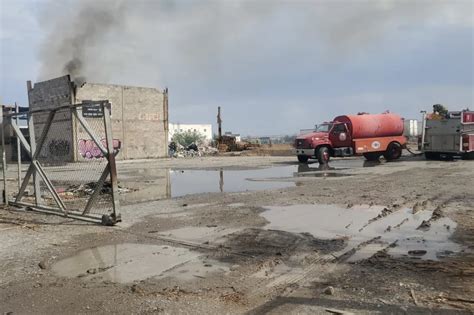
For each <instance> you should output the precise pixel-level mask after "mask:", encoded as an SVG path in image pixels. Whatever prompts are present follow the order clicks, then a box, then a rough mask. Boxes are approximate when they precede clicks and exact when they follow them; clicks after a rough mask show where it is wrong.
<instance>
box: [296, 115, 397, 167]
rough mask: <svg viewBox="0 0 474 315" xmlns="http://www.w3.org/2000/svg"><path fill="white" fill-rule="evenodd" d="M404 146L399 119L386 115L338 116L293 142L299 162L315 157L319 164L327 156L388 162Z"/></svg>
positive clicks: (395, 157)
mask: <svg viewBox="0 0 474 315" xmlns="http://www.w3.org/2000/svg"><path fill="white" fill-rule="evenodd" d="M405 145H406V138H405V137H404V136H403V120H402V119H401V117H400V116H398V115H395V114H390V113H384V114H376V115H370V114H358V115H345V116H338V117H336V118H334V120H333V121H332V122H329V123H323V124H321V125H318V126H317V127H316V128H315V130H314V131H312V132H310V133H302V134H300V135H298V136H297V137H296V140H295V148H296V155H297V157H298V161H299V162H301V163H305V162H307V161H308V159H310V158H316V159H318V162H319V163H320V164H325V163H327V162H328V161H329V159H330V157H331V156H333V157H345V156H352V155H363V156H364V157H365V158H366V159H367V160H377V159H379V157H380V156H382V155H383V156H384V157H385V159H386V160H388V161H391V160H396V159H398V158H400V156H401V154H402V148H404V147H405Z"/></svg>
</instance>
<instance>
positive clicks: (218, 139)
mask: <svg viewBox="0 0 474 315" xmlns="http://www.w3.org/2000/svg"><path fill="white" fill-rule="evenodd" d="M217 130H218V138H217V143H218V144H220V143H221V141H222V119H221V107H220V106H218V107H217Z"/></svg>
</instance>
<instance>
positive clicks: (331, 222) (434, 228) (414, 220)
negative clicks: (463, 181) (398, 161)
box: [261, 205, 461, 261]
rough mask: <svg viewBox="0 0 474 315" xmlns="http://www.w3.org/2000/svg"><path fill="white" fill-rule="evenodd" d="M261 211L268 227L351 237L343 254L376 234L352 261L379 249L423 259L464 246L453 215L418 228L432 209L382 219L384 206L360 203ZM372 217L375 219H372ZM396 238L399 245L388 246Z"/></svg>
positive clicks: (436, 257)
mask: <svg viewBox="0 0 474 315" xmlns="http://www.w3.org/2000/svg"><path fill="white" fill-rule="evenodd" d="M267 209H268V210H267V211H265V212H263V213H262V214H261V215H262V216H263V217H264V218H265V219H266V220H268V221H269V222H270V223H269V224H268V225H267V226H266V227H265V228H267V229H274V230H283V231H288V232H294V233H303V232H308V233H311V234H312V235H313V236H314V237H316V238H322V239H333V238H341V237H342V238H347V239H348V245H347V247H346V248H345V249H344V251H343V252H341V253H339V254H343V253H344V252H347V251H349V250H351V249H354V248H357V247H358V246H359V245H361V244H363V243H364V242H367V241H369V240H371V239H373V238H375V237H379V236H380V239H378V240H377V241H376V242H373V243H371V244H368V245H366V246H360V248H358V250H357V251H356V252H355V254H354V255H353V256H352V257H351V258H350V259H349V261H357V260H360V259H364V258H368V257H370V256H372V255H373V254H374V253H376V252H377V251H379V250H382V249H387V252H388V253H389V254H391V255H393V256H408V255H409V256H416V257H419V258H421V259H432V260H435V259H438V258H439V257H441V256H444V255H446V254H449V253H455V252H459V251H461V246H460V245H459V244H456V243H454V242H452V241H451V240H450V239H449V238H450V236H451V235H452V233H453V232H454V230H455V229H456V226H457V224H456V223H455V222H454V221H452V220H451V219H449V218H440V219H438V220H436V221H433V222H432V224H431V227H430V228H429V230H420V229H417V228H418V227H419V226H420V224H421V223H422V222H423V220H428V219H429V218H430V217H431V215H432V211H418V212H417V213H415V214H414V213H413V211H412V210H411V209H400V210H398V211H395V212H392V213H390V214H389V215H387V216H384V217H381V218H380V219H378V220H373V221H372V220H371V219H373V218H375V217H377V216H378V215H379V213H380V212H381V211H382V209H383V207H376V206H373V207H369V206H357V207H352V208H342V207H338V206H335V205H293V206H286V207H268V208H267ZM370 221H372V222H370ZM394 242H396V246H394V247H388V246H389V245H390V244H392V243H394Z"/></svg>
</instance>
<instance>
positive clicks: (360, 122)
mask: <svg viewBox="0 0 474 315" xmlns="http://www.w3.org/2000/svg"><path fill="white" fill-rule="evenodd" d="M334 121H338V122H343V123H346V124H347V127H348V128H349V130H350V132H351V134H352V139H362V138H377V137H390V136H401V135H402V134H403V120H402V118H401V117H400V116H398V115H396V114H390V113H386V114H361V115H344V116H338V117H336V118H334Z"/></svg>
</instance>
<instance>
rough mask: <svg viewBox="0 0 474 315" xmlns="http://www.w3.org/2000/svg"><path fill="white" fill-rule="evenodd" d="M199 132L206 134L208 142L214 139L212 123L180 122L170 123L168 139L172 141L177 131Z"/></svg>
mask: <svg viewBox="0 0 474 315" xmlns="http://www.w3.org/2000/svg"><path fill="white" fill-rule="evenodd" d="M186 131H190V132H199V133H200V134H202V135H204V136H205V141H206V142H208V143H209V142H211V141H212V125H211V124H180V123H170V124H169V133H168V141H171V139H172V138H173V135H174V134H175V133H177V132H186Z"/></svg>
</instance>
